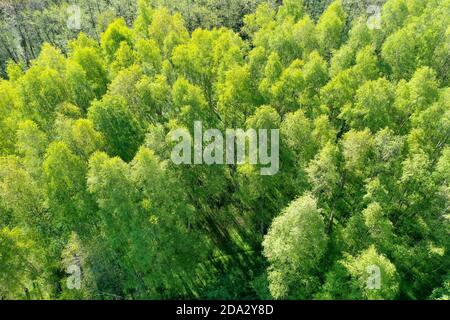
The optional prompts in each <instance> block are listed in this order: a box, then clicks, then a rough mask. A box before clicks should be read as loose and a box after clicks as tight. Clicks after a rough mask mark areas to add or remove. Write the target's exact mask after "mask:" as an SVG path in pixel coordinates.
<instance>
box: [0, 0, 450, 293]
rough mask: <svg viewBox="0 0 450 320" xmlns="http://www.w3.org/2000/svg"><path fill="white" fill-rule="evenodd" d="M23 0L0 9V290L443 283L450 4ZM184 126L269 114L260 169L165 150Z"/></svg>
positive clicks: (304, 288)
mask: <svg viewBox="0 0 450 320" xmlns="http://www.w3.org/2000/svg"><path fill="white" fill-rule="evenodd" d="M30 3H31V2H29V1H19V2H17V3H14V4H12V3H8V1H5V2H2V7H1V8H0V16H1V17H2V19H1V24H0V30H2V31H1V34H0V62H1V63H2V64H3V69H4V72H3V77H2V78H0V137H1V139H0V299H189V298H191V299H448V298H449V296H450V274H449V271H448V270H450V259H449V249H450V246H449V245H450V243H449V240H450V239H449V231H450V228H449V227H450V225H449V222H450V215H449V214H450V211H449V209H450V144H449V142H450V88H449V84H450V73H449V52H450V21H449V19H450V16H449V14H448V13H449V12H450V0H426V1H423V0H387V1H369V0H368V1H360V2H358V3H356V2H354V1H345V0H342V1H341V0H334V1H308V0H304V1H300V0H284V1H258V0H246V1H228V2H223V1H216V0H202V1H200V0H198V1H197V0H195V1H194V0H192V1H150V0H138V1H137V2H135V1H131V0H130V1H126V0H114V1H101V0H96V1H78V2H77V3H78V5H79V6H80V7H81V9H82V10H81V17H82V21H81V26H82V27H81V31H80V30H76V31H74V30H65V29H64V30H63V29H61V28H58V25H61V24H65V23H66V20H65V19H66V16H65V15H66V14H67V11H66V9H67V6H68V5H71V4H72V2H69V1H67V2H64V1H50V0H49V1H42V6H43V7H40V8H35V7H33V6H32V5H31V4H30ZM224 3H226V6H225V5H224ZM369 5H370V6H371V8H372V9H374V8H375V9H374V11H373V10H372V11H371V10H369V11H368V10H367V8H368V7H367V6H369ZM376 8H379V16H378V15H377V10H378V9H376ZM9 19H13V20H9ZM51 19H56V20H55V23H52V22H51V21H53V20H51ZM374 19H375V20H374ZM11 21H13V22H11ZM52 28H54V29H52ZM195 121H201V122H202V123H203V125H204V126H205V127H207V128H217V129H218V130H220V131H223V132H224V131H225V130H226V129H229V128H242V129H251V128H254V129H279V132H280V146H279V148H280V150H279V161H280V167H279V171H278V173H277V174H275V175H272V176H264V175H261V174H260V167H261V166H260V165H259V164H252V163H250V162H248V161H247V162H246V163H243V164H237V165H235V164H224V165H214V164H213V165H206V164H203V165H195V164H192V165H177V164H175V163H173V162H172V161H171V158H170V155H171V151H172V148H173V146H174V142H173V141H171V139H170V136H171V133H173V132H174V131H175V130H177V129H184V130H186V131H187V132H188V134H190V135H192V136H193V126H194V122H195ZM371 277H376V278H373V279H372V278H371ZM371 279H372V280H374V281H373V283H372V284H374V286H372V287H371V285H369V282H368V281H369V280H371Z"/></svg>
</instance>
